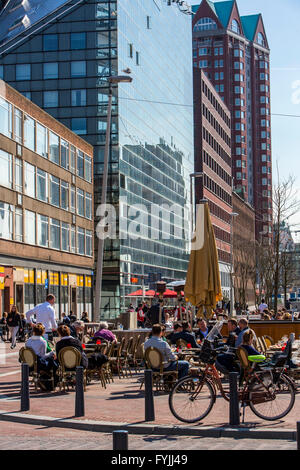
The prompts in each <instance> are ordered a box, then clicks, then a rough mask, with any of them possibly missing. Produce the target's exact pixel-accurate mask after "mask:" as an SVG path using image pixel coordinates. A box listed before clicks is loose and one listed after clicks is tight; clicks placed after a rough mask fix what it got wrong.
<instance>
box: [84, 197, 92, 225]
mask: <svg viewBox="0 0 300 470" xmlns="http://www.w3.org/2000/svg"><path fill="white" fill-rule="evenodd" d="M85 216H86V218H87V219H92V195H91V194H90V193H85Z"/></svg>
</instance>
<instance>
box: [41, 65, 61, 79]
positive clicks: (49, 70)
mask: <svg viewBox="0 0 300 470" xmlns="http://www.w3.org/2000/svg"><path fill="white" fill-rule="evenodd" d="M50 78H58V63H57V62H46V63H44V79H50Z"/></svg>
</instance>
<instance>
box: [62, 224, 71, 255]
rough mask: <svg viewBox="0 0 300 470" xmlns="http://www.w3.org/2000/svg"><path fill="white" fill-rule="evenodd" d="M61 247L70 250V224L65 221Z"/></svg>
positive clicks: (63, 249)
mask: <svg viewBox="0 0 300 470" xmlns="http://www.w3.org/2000/svg"><path fill="white" fill-rule="evenodd" d="M61 249H62V251H70V226H69V224H66V223H64V222H62V223H61Z"/></svg>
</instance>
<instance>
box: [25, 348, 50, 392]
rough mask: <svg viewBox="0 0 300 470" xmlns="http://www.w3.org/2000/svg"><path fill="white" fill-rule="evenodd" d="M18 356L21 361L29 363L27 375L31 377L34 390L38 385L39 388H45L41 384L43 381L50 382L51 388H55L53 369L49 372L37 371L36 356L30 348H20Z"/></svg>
mask: <svg viewBox="0 0 300 470" xmlns="http://www.w3.org/2000/svg"><path fill="white" fill-rule="evenodd" d="M19 358H20V361H21V363H26V364H28V365H29V377H31V379H32V383H33V384H34V387H35V390H36V391H37V390H38V386H39V387H40V388H41V390H45V388H44V387H43V385H42V383H43V382H51V385H52V390H54V389H55V385H54V375H53V370H51V371H49V372H44V371H40V372H38V357H37V355H36V354H35V352H34V350H33V349H32V348H26V347H25V346H24V347H23V348H21V349H20V352H19Z"/></svg>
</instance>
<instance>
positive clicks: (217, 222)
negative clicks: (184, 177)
mask: <svg viewBox="0 0 300 470" xmlns="http://www.w3.org/2000/svg"><path fill="white" fill-rule="evenodd" d="M194 103H195V106H194V140H195V170H196V172H199V173H203V177H202V178H196V183H195V189H196V191H195V193H196V203H197V202H198V201H199V200H201V199H207V200H208V202H209V208H210V213H211V219H212V224H213V227H214V232H215V237H216V244H217V249H218V256H219V266H220V274H221V284H222V291H223V295H224V297H227V298H230V272H231V261H232V260H231V256H232V251H231V244H232V239H231V238H232V231H231V217H232V215H231V214H232V177H231V131H230V125H231V122H230V121H231V117H230V111H229V109H228V108H227V106H226V105H225V103H224V102H223V101H222V100H221V98H220V96H219V95H218V93H217V92H216V90H215V88H214V87H213V85H212V83H211V82H210V80H209V79H208V78H207V76H206V75H205V73H204V72H203V71H202V70H199V69H196V68H194Z"/></svg>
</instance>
